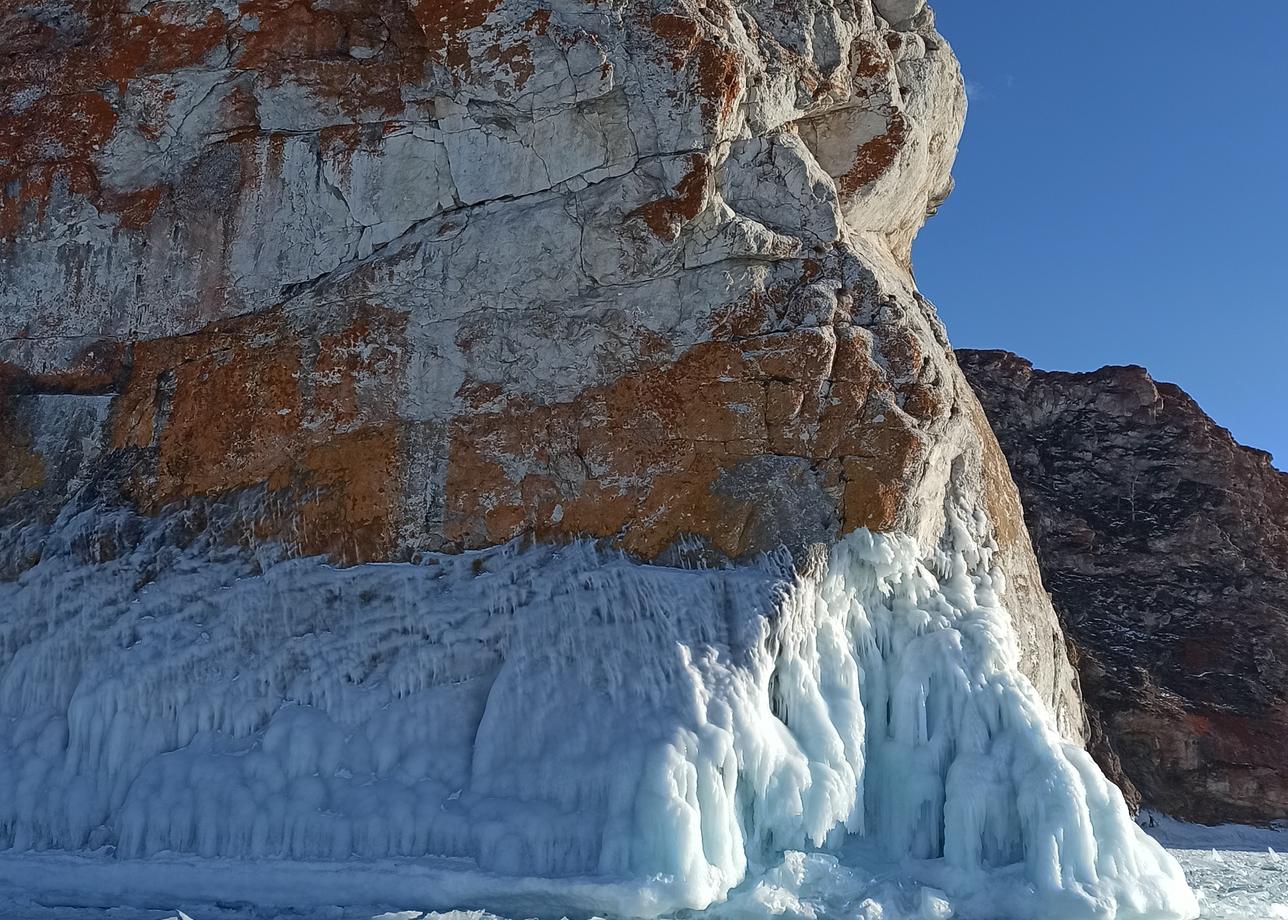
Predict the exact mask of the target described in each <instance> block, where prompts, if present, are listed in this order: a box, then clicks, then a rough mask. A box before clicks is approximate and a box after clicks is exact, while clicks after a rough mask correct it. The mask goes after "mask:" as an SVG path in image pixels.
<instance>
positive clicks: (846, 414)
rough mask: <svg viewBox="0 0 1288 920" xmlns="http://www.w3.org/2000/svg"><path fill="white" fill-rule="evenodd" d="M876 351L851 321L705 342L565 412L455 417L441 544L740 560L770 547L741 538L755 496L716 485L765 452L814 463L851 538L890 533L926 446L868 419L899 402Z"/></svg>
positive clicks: (903, 420)
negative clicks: (603, 549)
mask: <svg viewBox="0 0 1288 920" xmlns="http://www.w3.org/2000/svg"><path fill="white" fill-rule="evenodd" d="M869 345H870V340H869V338H868V335H867V333H865V332H864V331H862V330H859V329H857V328H855V327H851V326H848V325H843V326H840V327H839V328H838V329H837V330H834V329H832V328H830V327H822V328H804V329H797V330H792V331H786V332H775V333H769V334H764V335H758V336H754V337H750V338H747V339H744V340H740V341H713V342H706V343H703V344H700V345H697V346H695V347H693V348H691V349H689V350H688V351H687V352H686V353H684V354H683V355H682V356H681V357H680V358H679V359H678V360H676V361H675V362H674V363H673V364H669V365H664V366H661V367H655V368H648V369H644V370H640V371H638V372H635V373H631V374H627V375H624V376H623V377H621V378H620V379H618V380H616V381H614V382H613V383H611V384H608V385H606V386H602V387H596V388H592V389H590V390H587V391H585V392H583V393H581V394H580V395H579V396H577V397H576V398H575V399H573V400H570V401H567V402H561V403H554V404H537V403H534V402H533V401H531V400H527V399H520V398H511V399H505V400H502V401H501V406H500V407H499V408H491V409H488V410H483V411H479V412H476V413H470V414H468V415H461V416H459V417H458V418H457V419H456V420H455V422H454V423H453V427H452V436H451V448H450V457H449V464H448V478H447V484H446V506H447V507H446V512H445V521H444V535H445V537H446V538H447V539H449V540H451V541H455V542H456V543H458V544H460V545H462V546H467V547H468V546H483V545H488V544H493V543H498V542H503V541H505V540H508V539H511V538H513V537H515V536H518V535H519V534H522V533H525V532H533V533H535V535H536V536H537V537H538V538H541V539H551V538H566V537H572V536H590V537H596V538H603V539H609V540H613V541H616V542H620V543H621V545H622V546H624V547H625V548H626V549H627V550H628V551H630V552H632V553H634V554H636V555H639V556H642V557H645V558H652V557H654V556H656V555H657V554H658V553H660V552H662V551H663V550H664V549H666V548H667V547H668V546H669V545H671V544H672V543H674V542H675V541H676V539H677V538H679V537H682V536H699V537H703V538H705V539H707V540H708V541H709V542H710V543H711V545H713V546H714V547H715V548H716V549H718V550H719V551H721V552H722V553H724V554H726V555H727V556H730V557H740V556H744V555H746V554H748V553H751V552H755V551H758V550H761V549H764V548H765V547H760V546H757V545H755V544H754V543H753V542H751V537H750V535H749V534H748V533H747V532H746V528H745V525H746V522H747V520H748V518H749V516H750V515H751V513H752V511H753V510H754V509H753V507H752V505H751V503H753V502H755V501H756V500H757V498H756V496H750V495H749V496H736V495H729V494H726V493H725V492H724V491H723V490H720V489H718V488H717V482H718V480H720V478H721V476H722V474H724V473H726V472H727V471H730V470H732V469H733V468H735V467H736V466H737V465H738V464H739V463H741V462H742V461H746V460H749V459H751V458H756V457H765V456H777V457H788V458H801V459H804V460H805V461H807V462H808V463H809V464H810V465H811V467H812V468H813V469H815V471H816V472H817V474H818V477H819V480H820V481H821V482H822V484H823V486H824V488H826V489H827V490H829V491H830V492H831V493H832V496H833V498H832V500H833V502H834V505H835V507H836V509H837V510H838V511H839V515H838V518H839V521H840V523H841V529H842V530H843V531H847V532H848V531H850V530H853V529H856V528H858V527H867V528H869V529H872V530H889V529H891V528H892V527H894V526H895V525H896V523H897V522H898V520H899V516H900V514H901V512H902V511H903V510H904V509H903V503H904V501H905V500H906V499H907V498H908V497H909V483H910V480H911V478H912V474H913V471H914V470H915V468H916V466H917V464H918V463H920V462H921V460H922V458H923V450H924V444H923V442H922V435H921V434H920V433H919V432H918V431H917V430H916V427H915V423H914V422H913V421H912V420H911V419H910V418H909V417H908V416H906V415H903V414H902V413H899V412H897V411H894V410H891V411H890V412H889V413H887V414H884V415H881V414H873V413H872V412H871V411H868V407H869V406H870V405H872V404H874V403H875V402H877V401H870V397H871V396H872V395H873V394H874V392H877V391H883V392H886V393H887V395H888V396H889V397H890V398H891V399H892V398H893V394H892V393H890V392H889V391H888V389H886V387H887V384H886V382H885V381H884V380H883V378H882V376H881V371H880V370H879V369H878V367H877V366H876V365H875V363H874V362H873V361H872V358H871V355H870V352H869Z"/></svg>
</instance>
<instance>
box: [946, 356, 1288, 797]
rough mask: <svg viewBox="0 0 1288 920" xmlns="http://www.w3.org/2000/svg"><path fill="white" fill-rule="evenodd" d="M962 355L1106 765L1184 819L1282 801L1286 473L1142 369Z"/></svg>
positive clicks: (1287, 628) (1287, 655)
mask: <svg viewBox="0 0 1288 920" xmlns="http://www.w3.org/2000/svg"><path fill="white" fill-rule="evenodd" d="M958 358H959V360H960V362H961V365H962V368H963V370H964V371H965V372H966V375H967V377H968V379H969V380H970V381H971V384H972V385H973V386H974V387H975V390H976V392H977V393H978V394H979V396H980V399H981V401H982V402H983V404H984V409H985V411H986V412H987V413H988V416H989V419H990V420H991V421H992V423H993V428H994V430H995V431H996V433H997V435H998V437H999V439H1000V440H1001V443H1002V448H1003V450H1005V452H1006V455H1007V457H1008V459H1009V460H1010V464H1011V470H1012V472H1013V473H1014V475H1015V478H1016V481H1017V483H1018V484H1019V486H1020V492H1021V494H1022V496H1023V498H1024V507H1025V511H1026V517H1027V519H1028V524H1029V530H1030V532H1031V533H1032V535H1033V539H1034V542H1035V544H1036V547H1037V551H1038V558H1039V560H1040V562H1041V565H1042V571H1043V576H1044V578H1045V581H1046V584H1047V587H1048V588H1049V589H1050V590H1051V592H1052V594H1053V596H1054V598H1055V603H1056V608H1057V610H1058V611H1059V612H1060V614H1061V618H1062V621H1063V623H1064V625H1065V629H1066V630H1067V631H1068V634H1069V636H1070V638H1071V639H1072V641H1073V642H1074V644H1075V645H1076V646H1077V650H1078V656H1077V657H1078V659H1079V663H1080V671H1081V675H1082V688H1083V692H1084V694H1085V696H1086V701H1087V705H1088V707H1089V709H1090V712H1091V714H1092V715H1093V717H1094V718H1093V725H1095V726H1096V727H1097V728H1098V729H1099V733H1101V734H1102V738H1101V740H1100V743H1098V744H1096V745H1094V746H1093V752H1095V753H1097V755H1098V757H1099V759H1100V761H1101V763H1102V765H1103V766H1105V767H1106V768H1107V769H1108V770H1110V771H1111V772H1119V771H1118V770H1117V762H1119V761H1120V762H1121V772H1120V774H1119V779H1120V781H1122V782H1123V783H1124V785H1125V787H1126V788H1128V789H1130V788H1131V786H1133V785H1134V786H1135V788H1136V789H1138V790H1139V793H1140V795H1141V796H1143V798H1144V800H1145V802H1146V803H1147V804H1150V805H1153V806H1156V807H1159V808H1161V809H1163V810H1165V811H1167V812H1169V813H1171V814H1174V815H1178V816H1181V817H1186V818H1192V819H1197V820H1201V821H1209V822H1220V821H1270V820H1276V819H1283V818H1285V817H1288V770H1286V769H1285V764H1288V474H1285V473H1283V472H1281V471H1279V470H1277V469H1275V468H1274V466H1273V465H1272V463H1271V457H1270V455H1269V454H1267V453H1265V452H1263V451H1259V450H1255V449H1252V448H1249V447H1244V446H1242V445H1240V444H1238V443H1237V442H1236V441H1235V440H1234V438H1233V437H1232V436H1231V435H1230V432H1229V431H1227V430H1226V429H1224V428H1222V427H1220V426H1219V425H1218V424H1217V423H1215V422H1214V421H1213V420H1212V419H1211V418H1209V417H1208V416H1207V415H1206V414H1205V413H1204V412H1203V410H1202V409H1201V408H1199V406H1198V404H1197V403H1195V401H1194V400H1193V399H1192V398H1190V397H1189V396H1188V395H1186V394H1185V393H1184V392H1183V391H1182V390H1181V389H1180V388H1178V387H1176V386H1174V385H1172V384H1169V383H1160V382H1158V381H1155V380H1153V379H1151V377H1150V376H1149V374H1148V373H1147V372H1146V371H1145V370H1144V369H1143V368H1140V367H1106V368H1102V369H1101V370H1099V371H1096V372H1094V373H1057V372H1049V371H1040V370H1036V369H1034V368H1033V366H1032V365H1031V364H1030V363H1029V362H1028V361H1025V360H1024V359H1022V358H1018V357H1016V356H1015V355H1012V354H1008V353H1006V352H1000V351H965V350H963V351H959V352H958ZM1123 774H1125V776H1123Z"/></svg>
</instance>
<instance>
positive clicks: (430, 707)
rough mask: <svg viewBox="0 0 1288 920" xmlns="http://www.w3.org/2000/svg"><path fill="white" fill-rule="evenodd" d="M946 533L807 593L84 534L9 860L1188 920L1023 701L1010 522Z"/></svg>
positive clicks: (560, 552)
mask: <svg viewBox="0 0 1288 920" xmlns="http://www.w3.org/2000/svg"><path fill="white" fill-rule="evenodd" d="M949 521H950V526H949V531H948V533H946V534H945V537H944V539H943V542H942V545H941V547H940V549H939V550H938V551H937V552H935V553H934V554H933V556H932V557H931V558H925V559H923V558H919V554H918V552H917V550H916V548H915V546H914V544H913V543H912V541H910V540H908V539H906V538H902V537H898V536H879V535H874V534H870V533H868V532H866V531H860V532H857V533H855V534H852V535H851V536H850V537H848V538H846V539H845V540H844V541H843V542H841V543H840V544H839V545H837V546H835V547H834V548H833V550H832V551H831V554H830V557H829V558H828V559H827V561H826V563H825V564H823V563H820V565H819V566H818V571H816V572H814V573H812V574H810V575H806V576H798V575H796V574H794V570H793V568H792V566H791V564H790V561H789V560H787V559H786V558H782V559H778V558H765V559H763V560H762V561H761V562H760V563H759V564H757V565H754V566H746V567H737V568H733V567H731V568H725V569H719V570H700V569H688V570H686V569H677V568H668V567H663V566H654V565H641V564H638V563H636V562H633V561H631V560H629V559H627V558H625V557H623V556H620V555H613V554H608V553H604V552H602V551H599V550H597V549H595V548H594V547H593V546H591V545H589V544H584V543H578V544H571V545H567V546H563V547H559V548H552V547H536V548H527V549H521V548H518V547H516V546H510V547H504V548H501V549H497V550H492V551H487V552H481V553H472V554H463V555H459V556H431V557H428V558H426V559H425V560H423V561H422V562H421V563H420V564H408V565H366V566H358V567H353V568H347V569H336V568H332V567H330V566H328V565H326V564H324V563H322V562H320V561H318V560H316V559H302V560H292V561H273V560H267V559H266V560H260V561H257V560H255V559H251V558H248V557H247V556H245V555H243V554H241V553H238V552H235V551H224V552H222V553H215V554H213V555H212V552H211V550H210V548H209V547H197V546H194V547H192V548H190V549H189V550H186V551H184V550H177V549H174V548H173V543H174V540H173V535H166V534H161V533H156V534H151V533H149V531H148V530H147V528H146V527H144V526H143V525H142V524H140V522H139V521H138V520H137V519H135V518H132V517H129V516H128V515H117V516H115V517H108V516H104V515H102V514H100V513H98V512H95V511H94V510H88V511H83V512H81V513H80V514H76V515H74V514H71V513H70V512H69V513H68V514H67V515H66V516H65V517H64V519H63V520H62V521H61V522H60V524H59V530H58V534H57V537H56V539H55V540H53V541H52V542H51V543H50V544H49V545H47V546H46V549H45V557H44V559H43V560H42V561H41V562H40V563H39V564H37V565H35V566H34V567H32V568H31V569H29V570H28V571H27V572H25V573H24V574H23V575H22V577H21V578H20V579H19V580H18V581H16V582H9V583H3V584H0V656H2V657H0V718H2V719H3V721H2V722H0V789H4V790H6V794H5V795H4V796H3V797H0V846H4V847H7V848H10V849H11V850H13V851H25V850H32V849H64V850H77V851H84V850H98V851H101V852H103V853H105V854H106V853H114V854H115V856H116V857H118V858H124V859H140V858H146V857H149V856H153V855H155V854H159V853H163V852H166V851H170V852H172V853H175V852H177V853H190V854H197V855H200V856H228V857H289V858H291V859H294V860H316V859H326V860H376V859H381V858H387V857H393V856H422V855H437V856H455V857H462V858H465V859H468V860H469V861H470V862H468V863H462V865H463V866H473V867H475V868H477V869H481V870H484V871H486V872H489V873H493V874H494V875H495V876H496V877H497V882H496V884H497V886H498V896H499V895H500V894H502V893H503V890H504V889H505V887H506V885H507V884H508V883H507V882H505V881H503V879H511V880H516V879H522V878H524V877H529V878H530V877H569V878H573V877H579V878H594V879H598V880H601V881H604V882H608V883H610V884H608V885H603V886H599V887H596V888H595V889H594V890H595V892H596V894H595V897H596V898H597V899H598V904H599V907H600V908H601V909H603V910H605V911H611V912H614V913H617V914H625V915H636V916H646V915H656V914H660V913H664V912H666V911H669V910H672V909H676V908H682V907H694V908H704V907H707V906H709V905H711V904H712V903H713V902H718V901H720V900H722V899H724V898H725V897H726V896H727V895H728V893H729V892H730V890H731V889H734V888H735V886H738V885H740V884H743V885H744V888H746V887H747V886H748V885H754V884H756V879H757V878H759V877H760V876H762V875H763V874H764V873H765V871H766V868H767V867H770V866H773V865H776V864H778V863H779V862H781V859H782V854H783V852H784V851H789V850H811V849H815V848H826V849H832V850H838V849H843V848H844V846H846V845H847V841H850V842H853V841H856V840H858V841H865V842H866V844H865V845H867V846H868V847H869V850H870V851H871V852H876V853H878V854H880V856H881V857H882V858H885V859H889V860H892V861H902V863H901V865H903V866H904V867H905V868H904V871H906V872H907V873H909V874H910V875H912V876H914V877H917V878H919V879H921V880H923V881H924V882H926V883H927V884H930V883H933V884H936V885H938V886H939V887H942V888H944V889H945V890H946V891H948V892H949V894H950V896H951V897H952V898H954V899H955V902H956V903H957V904H959V905H961V906H962V907H963V908H965V909H968V910H969V909H970V906H971V905H972V904H975V905H976V906H979V905H980V904H983V903H987V906H988V910H990V911H992V912H993V913H992V915H993V916H1015V917H1033V918H1039V917H1040V918H1043V920H1050V918H1056V917H1070V918H1073V917H1100V916H1104V917H1109V916H1118V917H1124V918H1126V917H1141V918H1144V917H1157V918H1164V917H1189V916H1194V915H1196V914H1197V910H1196V908H1195V905H1194V900H1193V896H1192V895H1191V894H1190V892H1189V889H1188V888H1187V887H1186V885H1185V883H1184V880H1183V878H1182V876H1181V873H1180V870H1179V868H1178V867H1177V866H1176V864H1175V863H1174V862H1173V861H1172V860H1171V858H1170V857H1169V856H1167V855H1166V854H1165V853H1164V852H1163V851H1162V850H1161V849H1160V848H1159V847H1158V846H1157V845H1155V844H1154V843H1153V842H1152V841H1150V840H1148V839H1147V838H1146V837H1144V836H1143V835H1142V834H1141V833H1140V832H1139V831H1138V830H1137V829H1136V827H1135V825H1134V824H1133V823H1132V822H1131V820H1130V818H1129V816H1128V814H1127V811H1126V809H1125V807H1124V805H1123V802H1122V800H1121V797H1120V796H1119V794H1118V793H1117V791H1116V790H1115V789H1114V788H1113V787H1112V786H1110V785H1109V784H1108V783H1107V782H1106V781H1105V780H1104V779H1103V778H1102V777H1101V776H1100V774H1099V773H1098V772H1097V770H1096V768H1095V767H1094V766H1093V764H1092V763H1091V761H1090V760H1089V759H1088V758H1087V756H1086V755H1085V754H1084V753H1083V752H1082V751H1081V750H1078V749H1077V748H1075V747H1073V746H1071V745H1069V744H1067V743H1066V742H1064V741H1062V740H1061V738H1060V737H1059V736H1058V735H1057V733H1056V732H1055V731H1054V730H1053V728H1052V726H1051V725H1050V720H1049V718H1048V716H1047V714H1046V713H1045V712H1044V709H1043V707H1042V704H1041V703H1040V701H1039V699H1038V697H1037V695H1036V694H1035V693H1034V692H1033V691H1032V689H1031V687H1030V686H1029V685H1028V684H1027V682H1026V681H1025V680H1024V678H1022V677H1021V676H1020V675H1019V670H1018V667H1017V664H1016V655H1017V652H1016V649H1015V640H1014V634H1013V631H1012V629H1011V625H1010V621H1009V618H1008V616H1007V614H1006V612H1005V610H1004V609H1003V608H1002V606H1001V604H1000V602H999V599H998V597H999V594H1000V593H1002V592H1001V587H1002V586H1001V578H1002V576H1001V575H1000V574H999V573H998V572H997V571H996V570H995V569H994V568H993V567H992V565H991V556H992V547H991V542H990V540H989V538H988V536H987V534H988V527H987V522H986V521H984V520H983V519H982V517H981V516H979V515H976V514H973V513H971V512H970V511H969V510H967V509H964V508H961V507H956V506H954V507H953V508H951V509H950V514H949ZM103 544H107V545H110V546H115V547H117V548H118V549H117V551H116V552H115V553H111V552H103V551H102V550H96V551H95V553H96V554H97V555H96V558H99V557H102V558H103V561H98V562H93V563H92V564H87V563H86V554H87V550H86V547H91V546H102V545H103ZM109 556H112V557H113V558H106V557H109ZM0 858H3V857H0ZM780 871H781V870H780ZM981 899H984V900H983V901H981Z"/></svg>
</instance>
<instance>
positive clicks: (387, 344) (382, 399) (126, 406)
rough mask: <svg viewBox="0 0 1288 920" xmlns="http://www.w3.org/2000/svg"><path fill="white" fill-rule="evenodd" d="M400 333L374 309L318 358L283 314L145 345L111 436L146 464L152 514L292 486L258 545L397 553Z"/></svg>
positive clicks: (142, 488) (357, 555) (361, 554)
mask: <svg viewBox="0 0 1288 920" xmlns="http://www.w3.org/2000/svg"><path fill="white" fill-rule="evenodd" d="M400 336H401V326H400V318H399V317H396V316H394V315H392V314H388V313H386V312H383V311H364V312H362V313H360V315H359V316H358V317H357V318H355V319H354V321H353V323H352V324H351V325H350V326H349V327H347V328H344V329H341V330H337V331H335V332H332V333H324V334H321V335H319V336H317V338H316V341H317V342H318V345H317V346H316V348H315V349H312V350H311V351H312V353H306V351H305V349H304V348H303V347H302V345H301V344H300V342H301V340H302V339H305V338H308V337H307V336H302V335H301V334H300V333H299V332H298V331H297V330H294V329H293V328H292V327H291V326H290V324H289V323H287V322H286V321H285V320H284V319H283V318H282V317H280V316H278V315H275V314H269V315H265V316H260V317H252V318H250V319H248V320H240V321H235V322H231V323H226V324H223V325H221V326H217V327H213V328H210V329H207V330H203V331H202V332H200V333H197V334H194V335H190V336H180V337H177V338H171V339H161V340H157V341H151V342H143V343H140V344H139V345H138V346H136V348H135V352H134V363H133V369H132V373H131V377H130V380H129V382H128V384H127V386H126V388H125V390H124V392H123V393H122V394H121V396H120V397H119V398H118V400H117V401H116V404H115V406H114V417H113V431H112V445H113V447H115V448H116V449H122V450H124V449H131V448H133V449H135V450H137V451H140V452H141V456H142V457H143V459H142V460H141V461H140V462H139V464H138V472H137V474H136V480H135V493H136V494H135V500H136V501H137V503H138V504H139V506H140V507H141V508H143V509H144V510H145V511H149V512H154V511H156V510H159V509H160V508H161V507H162V506H163V505H165V504H167V503H169V502H174V501H178V500H181V499H184V498H188V497H191V496H217V495H220V494H224V493H228V492H232V491H236V490H239V489H245V488H250V487H254V486H258V485H260V484H267V487H268V490H269V491H270V492H280V491H282V490H290V494H291V495H292V496H293V498H292V499H291V500H290V501H289V502H287V503H286V504H287V505H291V506H295V507H294V508H293V510H292V511H291V512H290V513H289V514H269V515H268V517H266V519H265V522H263V523H262V524H261V527H260V530H259V532H258V533H257V534H256V535H257V536H258V537H260V538H268V537H269V536H273V537H276V538H278V539H283V540H285V541H286V542H287V543H288V545H289V546H290V547H291V548H292V549H293V550H295V551H297V552H305V553H308V552H335V553H338V554H339V556H338V558H340V559H344V560H348V561H355V560H357V559H367V558H377V557H381V556H383V555H385V554H387V553H389V552H390V551H391V549H392V543H391V541H392V534H393V533H394V531H395V523H394V518H395V517H396V512H397V508H398V495H397V491H398V485H397V484H398V482H399V477H400V466H399V462H398V454H397V428H396V425H395V424H394V423H393V420H392V416H391V412H390V409H389V398H388V397H389V394H390V393H391V392H392V390H393V389H394V388H395V387H396V386H397V385H398V379H399V375H400V374H401V367H402V365H401V349H400V345H399V338H400ZM270 507H272V505H271V503H270ZM275 528H277V529H276V530H275ZM270 531H274V532H273V533H271V534H270Z"/></svg>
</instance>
